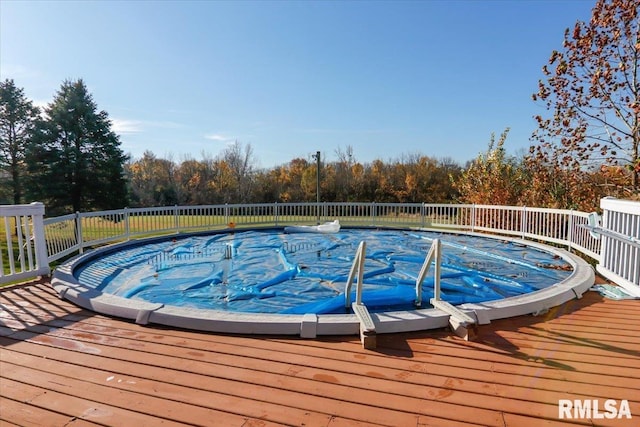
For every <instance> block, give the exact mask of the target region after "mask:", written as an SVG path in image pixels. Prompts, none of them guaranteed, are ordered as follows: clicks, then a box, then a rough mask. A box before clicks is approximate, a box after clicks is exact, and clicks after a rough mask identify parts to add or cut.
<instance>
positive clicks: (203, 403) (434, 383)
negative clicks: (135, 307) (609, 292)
mask: <svg viewBox="0 0 640 427" xmlns="http://www.w3.org/2000/svg"><path fill="white" fill-rule="evenodd" d="M638 324H640V301H629V300H628V301H611V300H605V299H603V298H602V297H601V296H599V295H598V294H596V293H594V292H588V293H586V294H585V295H584V297H583V298H582V299H580V300H574V301H570V302H569V303H567V304H564V305H563V306H561V307H557V308H554V309H552V310H550V311H549V312H547V313H545V314H543V315H540V316H537V317H534V316H521V317H518V318H514V319H503V320H499V321H494V322H492V323H491V324H490V325H484V326H482V327H481V329H480V336H479V339H478V340H477V341H475V342H467V341H464V340H461V339H459V338H457V337H455V336H452V335H451V334H449V333H448V331H445V330H439V331H423V332H414V333H402V334H391V335H379V336H378V339H377V341H378V347H377V349H375V350H365V349H363V348H362V346H361V344H360V342H359V340H358V337H357V336H348V337H322V338H319V339H315V340H305V339H301V338H299V337H285V336H240V335H221V334H211V333H200V332H193V331H185V330H178V329H171V328H168V327H159V326H158V327H156V326H140V325H137V324H135V323H133V322H129V321H123V320H119V319H113V318H110V317H107V316H103V315H99V314H96V313H92V312H89V311H87V310H83V309H81V308H79V307H76V306H74V305H72V304H70V303H69V302H67V301H63V300H60V299H58V298H57V295H56V293H55V292H54V291H53V289H52V288H51V287H50V286H49V285H48V283H46V281H45V280H43V281H40V282H35V283H31V284H26V285H18V286H12V287H8V288H3V289H1V290H0V352H1V353H0V391H1V392H0V425H2V426H4V425H52V426H58V425H71V426H84V425H109V426H111V425H113V426H118V425H134V424H138V425H203V426H210V425H214V426H217V425H224V426H270V425H296V426H332V427H336V426H364V425H386V426H450V425H452V426H455V425H460V426H462V425H466V426H473V425H478V426H480V425H482V426H505V425H506V426H545V425H548V426H556V425H606V426H609V425H611V426H632V425H638V424H639V423H640V335H638V333H637V325H638ZM559 399H572V400H573V399H601V400H602V401H604V400H606V399H616V400H622V399H627V400H628V401H629V403H630V407H631V412H632V415H633V419H632V420H628V419H622V420H615V419H614V420H610V419H598V420H559V419H558V400H559Z"/></svg>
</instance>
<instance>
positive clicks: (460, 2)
mask: <svg viewBox="0 0 640 427" xmlns="http://www.w3.org/2000/svg"><path fill="white" fill-rule="evenodd" d="M594 3H595V2H594V1H582V0H565V1H562V0H559V1H551V0H536V1H534V0H531V1H526V0H522V1H518V0H513V1H507V0H503V1H484V0H478V1H464V0H454V1H410V2H402V1H388V2H385V1H375V2H368V1H326V2H313V1H276V2H269V1H258V2H250V1H239V2H223V1H159V2H154V1H79V2H74V1H61V2H58V1H47V2H36V1H14V0H3V1H2V2H0V78H1V79H2V80H4V79H7V78H10V79H14V81H15V83H16V85H18V86H19V87H22V88H24V90H25V93H26V95H27V96H28V97H29V98H30V99H32V100H33V101H34V102H35V103H36V104H37V105H45V104H46V103H48V102H50V101H51V100H52V99H53V96H54V94H55V92H56V91H57V90H58V88H59V87H60V84H61V83H62V81H63V80H65V79H78V78H82V79H84V81H85V83H86V84H87V86H88V88H89V90H90V92H91V93H92V95H93V97H94V100H95V102H96V103H97V105H98V108H99V109H101V110H105V111H107V112H108V113H109V116H110V117H111V119H112V120H113V128H114V130H115V131H116V132H117V133H118V134H119V135H120V139H121V141H122V148H123V150H124V151H125V152H126V153H130V154H131V155H132V156H133V157H134V158H138V157H140V156H141V155H142V153H143V152H144V151H145V150H151V151H152V152H153V153H155V154H156V155H157V156H159V157H165V158H172V159H173V160H175V161H181V160H183V159H185V158H196V159H200V158H202V155H203V153H204V154H206V155H208V156H211V157H214V156H216V155H218V154H219V153H221V152H222V150H224V149H225V147H226V146H227V145H228V144H230V143H233V142H234V141H239V142H240V143H242V144H251V146H252V148H253V152H254V155H255V158H256V160H257V165H258V166H260V167H266V168H270V167H273V166H275V165H279V164H283V163H286V162H288V161H289V160H291V159H293V158H296V157H303V158H310V156H311V154H312V153H315V152H316V151H317V150H320V151H321V152H322V154H323V156H324V157H325V158H326V159H327V160H329V161H330V160H335V159H336V150H342V151H344V150H345V149H346V147H347V146H351V147H353V153H354V157H355V159H356V160H358V161H360V162H370V161H372V160H375V159H382V160H384V161H387V160H393V159H398V158H400V157H401V156H403V155H408V154H414V153H422V154H426V155H429V156H432V157H435V158H446V157H448V158H452V159H453V160H455V161H458V162H460V163H461V164H463V163H464V162H466V161H467V160H471V159H473V158H475V157H476V156H477V155H478V153H480V152H482V151H484V150H486V148H487V144H488V141H489V139H490V135H491V133H492V132H495V134H496V135H499V134H500V133H501V132H502V131H503V130H504V129H505V128H506V127H510V128H511V132H510V134H509V138H508V139H507V149H508V151H509V152H510V153H512V154H516V153H518V152H522V150H525V149H526V148H528V147H529V145H530V141H529V138H530V136H531V133H532V131H533V130H534V129H535V122H534V120H533V116H534V115H535V114H540V113H542V112H544V109H543V107H542V106H541V105H537V104H535V103H534V102H533V101H532V100H531V94H532V93H533V92H535V91H536V88H537V84H538V80H539V79H540V78H541V76H542V73H541V67H542V66H543V65H544V64H545V63H546V62H547V60H548V58H549V55H550V54H551V52H552V51H553V50H554V49H557V50H560V49H561V48H562V40H563V34H564V30H565V28H567V27H571V26H573V24H575V22H576V20H578V19H580V20H588V19H589V18H590V12H591V8H592V7H593V5H594Z"/></svg>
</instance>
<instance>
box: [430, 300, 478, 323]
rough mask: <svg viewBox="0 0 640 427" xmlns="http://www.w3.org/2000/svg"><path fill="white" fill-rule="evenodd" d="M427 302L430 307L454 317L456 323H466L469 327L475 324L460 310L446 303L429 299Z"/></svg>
mask: <svg viewBox="0 0 640 427" xmlns="http://www.w3.org/2000/svg"><path fill="white" fill-rule="evenodd" d="M429 302H430V303H431V305H432V306H434V307H435V308H437V309H438V310H442V311H444V312H445V313H447V314H449V315H450V316H451V317H455V318H456V320H457V321H458V322H461V323H466V324H469V325H472V324H474V323H476V321H475V320H474V319H473V318H472V317H471V316H469V315H468V314H466V313H464V312H462V310H460V309H458V308H456V307H454V306H453V305H451V304H449V303H448V302H446V301H442V300H437V299H435V298H431V300H430V301H429Z"/></svg>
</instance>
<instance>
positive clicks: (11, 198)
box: [0, 79, 38, 205]
mask: <svg viewBox="0 0 640 427" xmlns="http://www.w3.org/2000/svg"><path fill="white" fill-rule="evenodd" d="M37 117H38V109H37V108H36V107H34V106H33V103H32V102H31V101H30V100H28V99H27V98H26V97H25V95H24V90H23V89H21V88H18V87H17V86H16V85H15V83H14V82H13V80H9V79H7V80H5V81H4V82H1V83H0V171H1V172H2V174H1V176H0V191H1V193H2V195H3V197H2V199H3V202H4V203H7V202H8V203H13V204H16V205H17V204H19V203H22V202H23V183H22V178H23V176H24V173H25V166H24V156H25V149H26V146H27V145H28V143H29V141H30V140H31V137H32V136H33V132H34V129H35V123H36V119H37Z"/></svg>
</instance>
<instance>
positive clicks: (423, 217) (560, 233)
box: [0, 198, 640, 292]
mask: <svg viewBox="0 0 640 427" xmlns="http://www.w3.org/2000/svg"><path fill="white" fill-rule="evenodd" d="M601 207H602V209H603V212H604V215H603V219H602V224H597V225H596V226H594V225H593V224H590V222H589V220H590V214H589V213H586V212H579V211H573V210H563V209H545V208H531V207H523V206H492V205H470V204H469V205H461V204H460V205H458V204H425V203H264V204H250V205H240V204H238V205H211V206H172V207H155V208H138V209H128V208H125V209H119V210H111V211H102V212H87V213H76V214H71V215H65V216H61V217H55V218H46V219H43V213H44V207H43V206H42V204H37V203H36V204H32V205H19V206H5V207H3V208H2V209H4V210H0V216H3V217H4V218H5V230H6V239H7V240H6V241H7V244H6V246H7V248H9V249H4V247H3V248H2V249H3V250H4V252H3V254H2V255H3V257H2V262H3V269H2V272H1V276H0V283H5V282H8V281H13V280H19V279H23V278H25V277H28V276H30V277H35V276H38V275H42V274H47V273H48V271H49V267H48V266H49V264H50V263H52V262H54V261H57V260H59V259H62V258H64V257H66V256H69V255H71V254H74V253H82V252H83V251H84V250H85V249H87V248H91V247H95V246H99V245H104V244H108V243H113V242H118V241H124V240H129V239H131V238H136V237H144V236H151V235H161V234H172V233H183V232H192V231H206V230H214V229H218V230H220V229H225V228H235V227H237V228H243V227H281V226H285V225H289V224H316V223H319V222H326V221H333V220H334V219H338V220H340V223H341V224H342V225H344V226H370V227H415V228H422V229H427V230H441V231H456V230H459V231H473V232H483V233H491V234H503V235H509V236H514V237H520V238H522V239H529V240H535V241H540V242H547V243H551V244H556V245H561V246H566V247H567V249H569V250H574V251H578V252H581V253H583V254H585V255H586V256H588V257H590V258H592V259H593V260H595V261H596V262H598V270H599V271H600V272H601V273H602V274H603V275H604V276H606V277H607V278H609V279H610V280H612V281H614V282H616V283H619V284H621V285H625V287H628V286H632V287H633V288H632V289H639V292H640V278H639V273H638V269H639V265H640V261H639V259H638V258H639V257H640V252H639V251H640V250H639V249H638V239H639V238H640V203H638V202H630V201H623V200H616V199H609V198H606V199H603V200H602V203H601ZM14 224H19V226H18V227H16V226H15V225H14ZM596 229H597V230H596ZM598 230H599V231H600V233H597V232H596V231H598ZM628 236H635V237H632V238H628ZM634 239H635V240H634ZM26 242H28V244H26V245H25V243H26Z"/></svg>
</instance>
